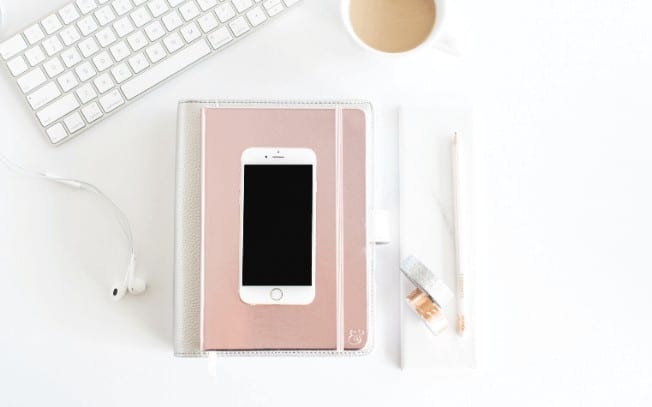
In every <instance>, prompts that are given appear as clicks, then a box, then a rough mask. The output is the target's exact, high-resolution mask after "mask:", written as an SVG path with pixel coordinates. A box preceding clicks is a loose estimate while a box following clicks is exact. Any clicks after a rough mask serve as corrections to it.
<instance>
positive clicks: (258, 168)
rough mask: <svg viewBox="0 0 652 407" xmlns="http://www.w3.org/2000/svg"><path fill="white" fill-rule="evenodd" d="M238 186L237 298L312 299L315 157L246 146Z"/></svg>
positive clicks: (248, 300)
mask: <svg viewBox="0 0 652 407" xmlns="http://www.w3.org/2000/svg"><path fill="white" fill-rule="evenodd" d="M241 161H242V168H241V174H242V175H241V183H240V299H241V300H242V301H244V302H246V303H248V304H252V305H259V304H287V305H289V304H294V305H305V304H310V303H311V302H312V301H313V300H314V299H315V227H316V220H315V217H316V216H315V215H316V196H317V175H316V174H317V171H316V165H317V157H316V156H315V152H314V151H312V150H311V149H308V148H280V147H278V148H277V147H274V148H259V147H255V148H248V149H247V150H245V151H244V152H243V153H242V158H241Z"/></svg>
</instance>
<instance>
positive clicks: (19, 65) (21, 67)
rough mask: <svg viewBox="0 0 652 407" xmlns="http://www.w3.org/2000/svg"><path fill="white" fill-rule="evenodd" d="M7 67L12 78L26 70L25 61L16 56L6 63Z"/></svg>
mask: <svg viewBox="0 0 652 407" xmlns="http://www.w3.org/2000/svg"><path fill="white" fill-rule="evenodd" d="M7 67H8V68H9V71H10V72H11V74H12V75H13V76H18V75H20V74H21V73H23V72H25V71H26V70H27V64H26V63H25V59H24V58H23V57H21V56H17V57H16V58H14V59H12V60H10V61H9V62H7Z"/></svg>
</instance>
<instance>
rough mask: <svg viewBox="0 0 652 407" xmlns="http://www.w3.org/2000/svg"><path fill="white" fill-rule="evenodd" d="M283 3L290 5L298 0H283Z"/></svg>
mask: <svg viewBox="0 0 652 407" xmlns="http://www.w3.org/2000/svg"><path fill="white" fill-rule="evenodd" d="M283 2H284V3H285V6H286V7H292V6H293V5H295V4H297V3H298V2H299V0H283Z"/></svg>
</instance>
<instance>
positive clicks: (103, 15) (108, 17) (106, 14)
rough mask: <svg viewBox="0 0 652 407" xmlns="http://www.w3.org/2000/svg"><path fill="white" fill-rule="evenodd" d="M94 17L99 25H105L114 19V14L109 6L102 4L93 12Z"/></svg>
mask: <svg viewBox="0 0 652 407" xmlns="http://www.w3.org/2000/svg"><path fill="white" fill-rule="evenodd" d="M95 18H96V19H97V22H99V23H100V25H107V24H109V23H110V22H111V21H113V20H115V14H113V10H111V7H109V6H104V7H102V8H101V9H99V10H97V11H96V12H95Z"/></svg>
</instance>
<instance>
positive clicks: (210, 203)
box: [202, 107, 368, 351]
mask: <svg viewBox="0 0 652 407" xmlns="http://www.w3.org/2000/svg"><path fill="white" fill-rule="evenodd" d="M337 123H338V120H337V119H336V110H335V109H334V108H235V107H224V108H204V109H203V111H202V126H203V127H202V131H203V134H204V145H203V149H204V150H203V153H204V166H203V169H202V170H203V185H202V187H203V196H204V212H203V214H202V215H203V226H204V234H203V239H202V254H203V265H202V273H203V287H202V290H203V330H202V350H204V351H208V350H275V349H278V350H294V349H296V350H311V349H314V350H328V349H336V346H337V341H338V338H337V334H338V332H340V334H341V335H342V341H343V344H344V349H362V348H364V346H365V344H366V341H367V337H366V330H367V300H368V299H367V284H368V281H367V278H368V274H367V260H368V259H367V257H368V253H367V247H368V239H367V232H366V231H367V225H366V213H367V202H366V149H367V146H366V134H365V132H366V127H365V126H366V120H365V112H364V111H362V110H358V109H354V108H345V109H343V110H342V114H341V137H342V155H341V157H342V161H341V163H340V165H341V168H342V170H343V176H342V179H343V184H342V189H341V190H342V193H343V195H342V208H341V214H342V219H343V220H342V229H341V231H342V232H341V233H342V235H341V238H342V241H343V244H342V246H343V251H342V252H341V253H338V252H337V228H336V219H337V217H336V208H337V205H336V202H337V200H336V184H337V177H336V173H337V172H336V170H337V165H338V163H337V160H336V156H337V154H336V152H337V134H338V133H337V129H336V127H337ZM249 147H285V148H289V147H304V148H311V149H312V150H313V151H314V152H315V154H316V155H317V212H316V217H317V219H316V220H317V227H316V271H315V274H316V278H315V288H316V293H315V300H314V301H313V302H312V303H311V304H309V305H256V306H252V305H249V304H246V303H244V302H242V301H241V300H240V297H239V294H238V284H239V283H238V281H239V275H238V273H239V255H240V253H239V241H240V236H239V233H240V206H239V205H240V204H239V199H240V193H239V187H240V177H241V174H240V171H241V165H240V157H241V155H242V152H243V151H244V150H245V149H247V148H249ZM338 256H343V257H342V258H341V259H342V265H343V268H342V270H343V272H342V273H341V276H342V280H341V281H342V287H343V293H342V300H343V301H342V304H341V307H342V315H343V319H344V323H343V329H342V330H341V331H340V330H338V324H337V315H338V312H337V311H338V305H337V298H338V296H337V283H338V280H337V262H338Z"/></svg>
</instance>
